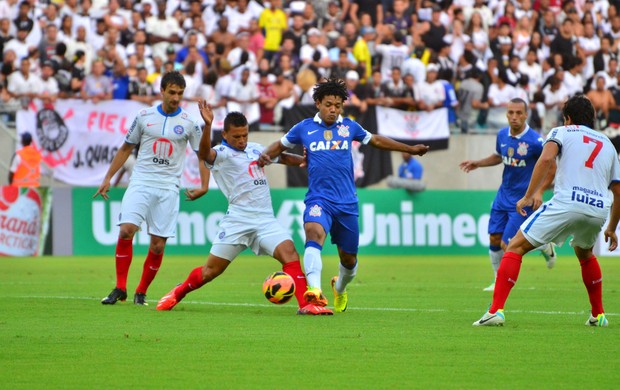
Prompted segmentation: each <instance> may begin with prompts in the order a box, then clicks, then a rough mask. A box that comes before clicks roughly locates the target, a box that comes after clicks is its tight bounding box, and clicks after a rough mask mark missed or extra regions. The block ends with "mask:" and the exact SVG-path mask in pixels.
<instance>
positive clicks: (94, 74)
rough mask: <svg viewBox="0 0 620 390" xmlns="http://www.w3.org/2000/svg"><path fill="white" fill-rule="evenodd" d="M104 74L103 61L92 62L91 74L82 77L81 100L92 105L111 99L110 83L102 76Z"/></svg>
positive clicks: (107, 78) (108, 79) (106, 77)
mask: <svg viewBox="0 0 620 390" xmlns="http://www.w3.org/2000/svg"><path fill="white" fill-rule="evenodd" d="M104 72H105V66H104V64H103V60H101V59H96V60H94V61H93V63H92V66H91V73H90V74H88V75H86V77H84V82H83V84H82V92H81V95H82V99H84V100H92V102H93V103H98V102H99V101H101V100H110V99H112V89H113V87H112V81H111V80H110V78H109V77H108V76H106V75H104V74H103V73H104Z"/></svg>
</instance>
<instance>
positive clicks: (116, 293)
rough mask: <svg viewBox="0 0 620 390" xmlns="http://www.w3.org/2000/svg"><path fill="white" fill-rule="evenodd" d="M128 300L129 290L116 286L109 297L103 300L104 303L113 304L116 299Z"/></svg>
mask: <svg viewBox="0 0 620 390" xmlns="http://www.w3.org/2000/svg"><path fill="white" fill-rule="evenodd" d="M125 300H127V292H126V291H123V290H121V289H120V288H118V287H115V288H114V290H112V292H111V293H110V295H108V296H107V297H105V298H103V299H102V300H101V304H103V305H113V304H115V303H116V301H121V302H125Z"/></svg>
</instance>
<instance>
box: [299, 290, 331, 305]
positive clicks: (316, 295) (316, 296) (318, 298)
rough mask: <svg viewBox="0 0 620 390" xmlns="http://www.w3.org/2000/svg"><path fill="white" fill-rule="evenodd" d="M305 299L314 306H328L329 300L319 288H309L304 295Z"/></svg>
mask: <svg viewBox="0 0 620 390" xmlns="http://www.w3.org/2000/svg"><path fill="white" fill-rule="evenodd" d="M304 299H305V300H306V302H308V303H310V304H312V305H317V306H323V307H325V306H327V298H325V295H323V292H322V291H321V289H320V288H318V287H308V291H306V292H305V293H304Z"/></svg>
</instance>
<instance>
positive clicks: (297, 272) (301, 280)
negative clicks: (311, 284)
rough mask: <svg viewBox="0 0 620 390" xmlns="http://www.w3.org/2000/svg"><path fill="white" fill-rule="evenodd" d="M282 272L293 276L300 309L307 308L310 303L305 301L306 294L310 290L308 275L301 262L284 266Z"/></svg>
mask: <svg viewBox="0 0 620 390" xmlns="http://www.w3.org/2000/svg"><path fill="white" fill-rule="evenodd" d="M282 271H284V272H286V273H287V274H289V275H291V277H292V278H293V280H294V281H295V298H297V303H298V304H299V307H300V308H301V307H304V306H306V305H307V304H308V302H306V300H305V299H304V293H305V292H306V290H308V282H307V281H306V275H304V273H303V271H302V270H301V265H300V263H299V260H297V261H292V262H290V263H286V264H284V265H283V266H282Z"/></svg>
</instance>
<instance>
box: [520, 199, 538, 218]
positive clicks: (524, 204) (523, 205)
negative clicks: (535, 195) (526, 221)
mask: <svg viewBox="0 0 620 390" xmlns="http://www.w3.org/2000/svg"><path fill="white" fill-rule="evenodd" d="M533 205H534V199H532V198H527V197H525V196H524V197H523V198H521V199H519V201H518V202H517V212H518V213H519V214H521V215H523V216H524V217H527V211H525V210H524V209H525V208H526V207H533ZM539 206H540V205H539Z"/></svg>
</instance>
